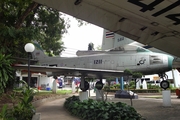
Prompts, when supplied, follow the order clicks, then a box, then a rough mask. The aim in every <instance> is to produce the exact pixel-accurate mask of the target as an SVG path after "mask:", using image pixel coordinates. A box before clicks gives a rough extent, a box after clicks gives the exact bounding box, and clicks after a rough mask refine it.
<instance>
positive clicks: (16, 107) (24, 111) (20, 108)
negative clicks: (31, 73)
mask: <svg viewBox="0 0 180 120" xmlns="http://www.w3.org/2000/svg"><path fill="white" fill-rule="evenodd" d="M24 83H25V82H24ZM22 89H23V90H22V92H19V91H14V92H13V93H12V94H11V95H10V98H11V99H12V101H18V103H17V104H16V103H14V104H13V107H12V108H11V109H9V108H8V107H7V105H4V106H3V109H2V111H1V112H0V120H1V119H2V120H31V119H32V117H33V115H34V114H35V108H34V106H33V105H32V100H33V97H34V91H33V89H29V87H28V86H27V84H26V86H25V87H23V88H22ZM17 94H19V95H18V97H19V98H17V97H16V96H17ZM16 99H18V100H16Z"/></svg>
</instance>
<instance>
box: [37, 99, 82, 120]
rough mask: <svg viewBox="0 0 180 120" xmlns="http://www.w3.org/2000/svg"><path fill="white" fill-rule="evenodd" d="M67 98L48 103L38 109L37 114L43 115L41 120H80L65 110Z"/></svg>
mask: <svg viewBox="0 0 180 120" xmlns="http://www.w3.org/2000/svg"><path fill="white" fill-rule="evenodd" d="M64 101H65V98H59V99H56V100H53V101H51V102H46V103H45V104H44V105H42V106H40V107H38V108H37V109H36V110H37V113H41V120H79V119H78V118H76V117H75V116H72V115H71V114H70V113H69V112H68V111H66V109H65V108H63V104H64Z"/></svg>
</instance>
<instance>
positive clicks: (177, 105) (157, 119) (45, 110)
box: [37, 95, 180, 120]
mask: <svg viewBox="0 0 180 120" xmlns="http://www.w3.org/2000/svg"><path fill="white" fill-rule="evenodd" d="M92 98H93V97H92ZM94 98H95V97H94ZM64 101H65V98H60V99H56V100H52V101H51V102H46V104H44V105H42V106H40V107H38V108H37V112H38V113H41V120H80V119H79V118H77V117H75V116H72V115H71V114H70V113H69V112H68V111H66V110H65V108H63V104H64ZM108 101H111V102H119V101H120V102H125V103H127V104H129V105H131V102H130V100H129V99H117V98H114V97H113V96H109V97H108ZM171 104H172V106H171V107H163V104H162V99H154V98H145V96H144V95H143V96H142V95H139V99H133V107H134V108H135V109H136V110H137V112H138V113H140V114H141V115H142V116H144V117H145V118H146V120H180V99H177V98H176V96H172V99H171Z"/></svg>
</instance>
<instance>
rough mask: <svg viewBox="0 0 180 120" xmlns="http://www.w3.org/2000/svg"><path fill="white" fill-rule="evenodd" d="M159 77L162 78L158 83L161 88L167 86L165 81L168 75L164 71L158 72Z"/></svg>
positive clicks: (167, 83)
mask: <svg viewBox="0 0 180 120" xmlns="http://www.w3.org/2000/svg"><path fill="white" fill-rule="evenodd" d="M159 77H160V78H161V79H162V81H161V83H160V86H161V88H163V89H164V90H166V89H167V88H169V82H168V81H167V79H168V76H167V75H166V74H165V73H160V74H159Z"/></svg>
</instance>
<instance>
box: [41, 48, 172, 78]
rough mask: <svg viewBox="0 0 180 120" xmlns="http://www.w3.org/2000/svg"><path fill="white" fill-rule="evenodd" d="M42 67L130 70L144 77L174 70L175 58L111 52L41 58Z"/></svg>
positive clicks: (154, 54)
mask: <svg viewBox="0 0 180 120" xmlns="http://www.w3.org/2000/svg"><path fill="white" fill-rule="evenodd" d="M37 59H38V60H39V64H40V65H42V66H57V67H71V68H87V69H103V70H117V71H124V70H125V69H129V70H132V71H136V72H141V73H143V74H144V75H148V74H157V73H163V72H166V71H169V70H171V69H172V62H173V57H172V56H169V55H166V54H161V53H154V52H137V51H110V52H105V53H101V54H92V55H84V56H79V57H70V58H63V57H62V58H61V57H47V56H46V57H39V58H37Z"/></svg>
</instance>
